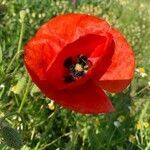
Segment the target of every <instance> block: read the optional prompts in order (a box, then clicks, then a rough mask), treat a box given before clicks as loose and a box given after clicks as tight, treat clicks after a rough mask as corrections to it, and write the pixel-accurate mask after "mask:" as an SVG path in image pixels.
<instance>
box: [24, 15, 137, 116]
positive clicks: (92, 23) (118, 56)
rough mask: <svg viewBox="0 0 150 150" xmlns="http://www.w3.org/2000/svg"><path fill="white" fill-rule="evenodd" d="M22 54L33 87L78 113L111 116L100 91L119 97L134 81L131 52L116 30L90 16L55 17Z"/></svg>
mask: <svg viewBox="0 0 150 150" xmlns="http://www.w3.org/2000/svg"><path fill="white" fill-rule="evenodd" d="M24 49H25V52H24V62H25V65H26V68H27V70H28V72H29V74H30V76H31V78H32V80H33V82H34V83H35V84H36V85H37V86H38V87H39V88H40V89H41V91H42V92H43V93H44V94H45V95H46V96H47V97H49V98H50V99H53V100H54V101H55V102H56V103H58V104H60V105H62V106H64V107H65V108H68V109H71V110H74V111H77V112H80V113H91V114H98V113H105V112H112V111H114V108H113V106H112V104H111V102H110V101H109V98H108V97H107V96H106V94H105V92H104V91H103V90H106V91H108V92H116V93H117V92H121V91H122V90H124V89H125V88H126V87H127V86H128V84H129V83H130V82H131V80H132V77H133V72H134V67H135V65H134V55H133V52H132V48H131V47H130V46H129V44H128V43H127V41H126V39H125V38H124V37H123V35H122V34H121V33H120V32H119V31H118V30H117V29H114V28H111V27H110V26H109V24H108V23H107V22H105V21H104V20H102V19H99V18H96V17H94V16H88V15H83V14H67V15H61V16H58V17H55V18H53V19H51V20H50V21H48V22H47V23H45V24H44V25H43V26H41V27H40V29H39V30H38V32H37V33H36V35H35V36H34V37H33V38H32V39H31V40H30V41H29V42H28V43H27V44H26V46H25V48H24Z"/></svg>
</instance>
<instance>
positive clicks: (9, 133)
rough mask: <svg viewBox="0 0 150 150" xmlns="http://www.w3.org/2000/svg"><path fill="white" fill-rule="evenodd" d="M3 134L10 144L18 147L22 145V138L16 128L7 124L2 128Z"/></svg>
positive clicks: (6, 141)
mask: <svg viewBox="0 0 150 150" xmlns="http://www.w3.org/2000/svg"><path fill="white" fill-rule="evenodd" d="M1 135H2V137H3V138H4V141H5V143H6V144H7V145H8V146H10V147H12V148H16V149H20V148H21V147H22V138H21V136H20V134H19V133H18V131H17V130H16V129H13V128H11V127H9V126H5V127H3V128H2V129H1Z"/></svg>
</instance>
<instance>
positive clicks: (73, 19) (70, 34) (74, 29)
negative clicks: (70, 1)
mask: <svg viewBox="0 0 150 150" xmlns="http://www.w3.org/2000/svg"><path fill="white" fill-rule="evenodd" d="M109 28H110V26H109V24H108V23H107V22H106V21H104V20H102V19H100V18H97V17H94V16H89V15H85V14H65V15H60V16H57V17H55V18H53V19H51V20H50V21H48V22H47V23H45V24H44V25H43V26H42V27H40V29H39V30H38V32H37V34H36V36H38V37H41V36H42V35H47V36H48V37H53V36H55V37H58V38H59V39H60V41H61V42H64V43H66V44H68V43H71V42H73V41H75V40H77V39H78V38H79V37H81V36H85V35H87V34H97V33H99V32H107V31H108V30H109ZM58 44H60V43H58Z"/></svg>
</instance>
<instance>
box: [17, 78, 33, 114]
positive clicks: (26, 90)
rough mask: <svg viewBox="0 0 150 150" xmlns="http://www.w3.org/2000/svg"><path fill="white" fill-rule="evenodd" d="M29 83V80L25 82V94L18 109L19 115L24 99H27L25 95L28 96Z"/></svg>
mask: <svg viewBox="0 0 150 150" xmlns="http://www.w3.org/2000/svg"><path fill="white" fill-rule="evenodd" d="M30 83H31V80H30V79H29V80H28V82H27V86H26V89H25V93H24V95H23V98H22V101H21V104H20V107H19V109H18V112H19V113H20V112H21V110H22V108H23V106H24V104H25V101H26V98H27V95H28V91H29V87H30Z"/></svg>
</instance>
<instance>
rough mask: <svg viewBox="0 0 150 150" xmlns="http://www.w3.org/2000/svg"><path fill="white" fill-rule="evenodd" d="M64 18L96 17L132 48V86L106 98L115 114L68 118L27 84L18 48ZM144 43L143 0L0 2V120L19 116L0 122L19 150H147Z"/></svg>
mask: <svg viewBox="0 0 150 150" xmlns="http://www.w3.org/2000/svg"><path fill="white" fill-rule="evenodd" d="M65 13H86V14H91V15H95V16H98V17H101V18H103V19H105V20H106V21H108V22H109V23H110V24H111V25H112V26H114V27H116V28H118V29H119V30H120V31H122V33H123V34H124V35H125V36H126V38H127V39H128V41H129V42H130V44H131V45H132V47H133V49H134V53H135V57H136V70H135V76H134V80H133V81H132V83H131V85H130V86H129V87H128V88H127V89H126V90H125V91H123V92H122V93H120V94H109V97H110V98H111V100H112V103H113V104H114V106H115V107H116V112H114V113H111V114H101V115H82V114H78V113H74V112H72V111H69V110H66V109H63V108H62V107H60V106H58V105H56V104H54V103H53V102H52V101H50V100H49V99H48V98H46V97H45V96H44V95H43V94H42V93H41V92H39V90H38V88H37V87H36V86H35V85H34V84H33V83H31V81H30V79H29V76H28V75H27V73H26V71H25V67H24V65H23V45H24V44H25V43H26V42H27V41H28V39H29V38H31V37H32V36H33V35H34V34H35V32H36V30H37V29H38V27H39V26H40V25H42V24H43V23H44V22H46V21H47V20H49V19H50V18H52V17H55V16H57V15H59V14H65ZM149 39H150V1H149V0H78V1H75V3H73V1H71V0H70V1H69V0H0V118H2V117H4V116H5V115H6V114H10V113H13V112H18V113H19V114H20V115H22V116H23V119H21V118H20V117H18V116H17V115H15V114H14V115H12V116H10V117H7V118H6V121H7V123H9V125H10V127H13V128H15V129H17V130H18V132H19V133H20V134H21V135H22V139H23V147H22V150H150V69H149V68H150V40H149ZM23 122H24V124H25V125H24V126H23ZM2 131H3V128H2V127H1V125H0V132H2ZM8 135H10V134H8ZM11 136H12V137H14V139H15V134H12V135H11ZM11 140H12V139H10V142H13V140H12V141H11ZM5 142H7V141H6V140H5V138H4V137H3V135H1V137H0V150H1V149H2V150H11V149H12V148H10V147H8V146H7V145H6V144H5Z"/></svg>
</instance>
